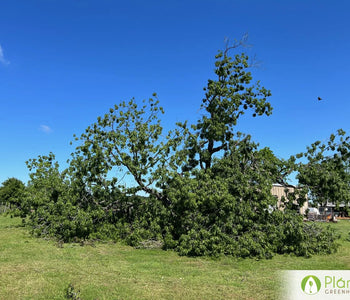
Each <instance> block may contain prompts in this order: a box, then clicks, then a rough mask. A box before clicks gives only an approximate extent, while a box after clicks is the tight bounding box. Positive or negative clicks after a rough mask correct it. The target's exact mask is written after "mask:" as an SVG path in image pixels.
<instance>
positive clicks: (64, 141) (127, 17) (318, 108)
mask: <svg viewBox="0 0 350 300" xmlns="http://www.w3.org/2000/svg"><path fill="white" fill-rule="evenodd" d="M349 11H350V2H349V1H322V0H318V1H313V0H310V1H308V0H303V1H298V0H294V1H287V0H286V1H268V0H265V1H258V0H256V1H249V0H248V1H243V0H240V1H234V0H216V1H209V0H201V1H191V0H187V1H182V0H178V1H164V0H163V1H152V0H149V1H133V0H131V1H112V0H99V1H97V0H96V1H95V0H30V1H28V0H24V1H19V0H12V1H7V0H4V1H1V9H0V47H1V48H0V140H1V147H0V183H1V182H3V181H4V180H6V179H7V178H9V177H16V178H19V179H21V180H23V181H24V182H26V181H27V180H28V171H27V169H26V166H25V161H26V160H28V159H29V158H35V157H37V156H38V155H41V154H48V153H49V152H50V151H52V152H54V153H55V154H56V157H57V159H58V161H59V162H60V163H61V164H62V165H64V163H65V161H66V160H67V159H68V158H69V155H70V153H71V152H73V151H74V147H73V146H70V145H69V143H70V141H71V140H73V134H74V133H75V134H80V133H82V132H83V130H84V129H85V128H86V127H87V126H88V125H90V124H91V123H93V122H94V121H95V120H96V118H97V116H99V115H103V114H104V113H105V112H107V111H108V109H109V107H112V106H113V105H114V104H116V103H118V102H120V101H121V100H129V99H130V98H132V97H135V98H136V99H137V100H139V101H140V100H142V99H145V98H149V97H150V96H151V95H152V93H153V92H156V93H157V94H158V96H159V99H160V102H161V105H162V106H163V107H164V109H165V112H166V114H165V117H164V126H165V127H166V128H167V129H170V128H171V127H172V126H173V124H174V123H175V122H177V121H182V120H186V119H188V120H191V121H193V122H194V121H195V120H196V119H197V117H198V116H199V111H198V109H199V107H200V103H201V99H202V97H203V87H204V86H205V85H206V82H207V80H208V79H209V78H211V77H213V69H214V56H215V54H216V53H217V50H218V49H222V48H223V47H224V38H225V37H228V38H230V39H235V38H236V39H239V38H240V37H241V36H242V35H243V34H244V33H246V32H248V34H249V42H250V43H251V44H252V45H253V47H251V48H249V49H246V51H247V53H248V54H249V55H255V54H256V56H257V58H258V60H259V61H261V65H260V66H259V67H258V68H255V69H253V70H252V72H253V76H254V80H261V83H262V85H263V86H265V87H266V88H268V89H270V90H271V92H272V97H271V98H270V102H271V104H272V106H273V107H274V111H273V114H272V116H270V117H260V118H251V117H249V116H248V114H247V115H245V116H244V117H243V118H242V119H241V120H240V123H239V130H241V131H244V132H247V133H250V134H252V136H253V139H254V140H255V141H257V142H259V143H260V144H261V146H269V147H270V148H271V149H272V150H273V151H274V152H275V154H276V155H277V156H279V157H283V158H287V157H288V156H289V155H291V154H295V153H298V152H300V151H303V150H304V149H305V147H306V145H309V144H311V143H312V142H314V141H315V140H325V139H326V138H327V137H328V136H329V135H330V134H331V133H332V132H335V131H336V130H337V129H338V128H343V129H344V130H346V131H348V130H349V125H350V121H349V118H348V112H349V111H350V102H349V101H348V98H349V97H348V95H349V92H348V89H349V86H350V82H349V81H350V59H349V53H350V18H349ZM317 97H322V98H323V100H322V101H317Z"/></svg>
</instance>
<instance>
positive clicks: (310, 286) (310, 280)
mask: <svg viewBox="0 0 350 300" xmlns="http://www.w3.org/2000/svg"><path fill="white" fill-rule="evenodd" d="M301 289H302V290H303V292H304V293H305V294H307V295H315V294H317V293H318V292H319V291H320V289H321V281H320V280H319V279H318V278H317V277H316V276H315V275H308V276H306V277H304V279H303V280H302V281H301Z"/></svg>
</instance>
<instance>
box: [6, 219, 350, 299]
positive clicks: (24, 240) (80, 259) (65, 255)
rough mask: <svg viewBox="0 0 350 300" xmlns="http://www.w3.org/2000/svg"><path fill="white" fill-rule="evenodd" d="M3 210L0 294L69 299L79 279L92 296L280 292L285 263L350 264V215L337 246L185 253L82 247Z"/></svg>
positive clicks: (85, 294) (259, 295)
mask: <svg viewBox="0 0 350 300" xmlns="http://www.w3.org/2000/svg"><path fill="white" fill-rule="evenodd" d="M20 224H21V220H20V219H18V218H10V217H4V216H1V215H0V299H45V300H47V299H65V290H66V289H67V287H68V285H69V284H72V285H73V286H74V288H75V290H80V297H81V299H83V300H86V299H277V295H278V286H279V283H278V277H279V271H280V270H293V269H295V270H297V269H310V270H311V269H314V270H318V269H330V270H331V269H334V270H341V269H350V242H348V241H346V237H347V235H348V232H349V231H350V221H346V220H342V221H340V222H339V223H338V224H332V226H333V227H335V228H336V230H339V232H341V233H342V240H341V241H340V243H341V247H340V248H339V251H338V253H336V254H333V255H330V256H314V257H312V258H309V259H306V258H300V257H291V256H276V257H274V258H273V259H271V260H260V261H258V260H254V259H235V258H230V257H226V258H221V259H218V260H213V259H208V258H187V257H180V256H178V255H177V254H176V253H174V252H171V251H168V252H166V251H162V250H146V249H133V248H131V247H128V246H124V245H121V244H102V243H101V244H96V245H90V246H84V247H81V246H80V245H78V244H64V245H63V248H60V247H58V246H57V245H56V244H55V243H54V242H52V241H46V240H43V239H36V238H33V237H31V236H30V235H29V234H28V232H27V230H26V229H25V228H22V227H20Z"/></svg>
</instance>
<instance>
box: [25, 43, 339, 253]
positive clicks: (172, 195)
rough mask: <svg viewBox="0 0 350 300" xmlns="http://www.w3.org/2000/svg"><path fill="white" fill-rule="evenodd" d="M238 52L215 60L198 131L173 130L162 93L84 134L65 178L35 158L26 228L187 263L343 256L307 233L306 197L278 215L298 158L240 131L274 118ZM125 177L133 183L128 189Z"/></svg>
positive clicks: (318, 232) (330, 236) (325, 236)
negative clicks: (168, 254)
mask: <svg viewBox="0 0 350 300" xmlns="http://www.w3.org/2000/svg"><path fill="white" fill-rule="evenodd" d="M238 46H239V43H235V44H233V45H232V46H228V47H226V49H225V50H224V51H219V53H218V55H217V56H216V62H215V71H214V72H215V78H214V79H212V80H208V83H207V86H206V87H205V88H204V91H205V96H204V99H203V100H202V103H201V108H202V110H203V111H204V115H203V116H202V117H201V118H200V119H199V120H198V121H197V122H196V123H195V124H192V125H189V124H188V122H184V123H178V124H176V125H177V126H176V127H175V129H174V130H173V131H170V132H167V133H164V132H163V128H162V126H161V119H160V115H161V114H162V113H163V109H162V108H161V107H160V106H159V101H158V100H157V98H156V95H153V97H152V98H150V99H149V100H148V101H144V102H143V104H142V105H141V107H140V106H139V105H138V104H137V102H136V101H135V100H134V99H132V100H131V101H129V102H122V103H121V104H119V105H115V106H114V107H113V108H111V109H110V110H109V112H108V113H106V114H105V116H103V117H99V118H98V119H97V122H96V123H94V124H92V125H91V126H89V127H88V128H87V129H86V131H85V132H84V133H83V134H82V135H81V136H80V137H76V140H77V141H78V142H79V145H78V146H77V147H76V151H75V152H74V153H73V154H72V158H71V160H70V165H69V168H67V170H64V171H63V172H60V171H59V168H58V164H57V162H55V161H54V155H53V154H50V155H49V156H41V157H39V158H38V159H34V160H30V161H29V162H28V166H29V168H30V170H31V171H32V173H31V181H30V183H29V188H30V189H31V190H32V193H30V195H31V198H30V199H29V200H28V201H27V204H28V207H27V210H28V211H30V213H29V218H28V221H27V222H28V224H29V225H31V228H32V230H33V232H34V233H35V234H37V235H51V236H54V237H56V238H58V239H62V240H63V241H72V240H77V239H91V238H100V239H101V238H110V239H114V240H115V239H121V240H124V241H126V242H127V243H128V244H130V245H134V246H138V245H140V243H142V241H144V240H157V241H160V242H161V243H162V244H163V248H165V249H175V250H176V251H178V252H179V253H180V254H182V255H220V254H225V255H234V256H241V257H247V256H258V257H271V256H272V255H273V254H275V253H295V254H297V255H311V254H314V253H330V252H332V251H334V250H335V248H336V246H335V243H334V241H335V238H336V237H335V235H334V233H332V232H331V231H330V230H323V229H321V228H320V227H317V226H316V225H315V224H312V225H308V224H304V223H303V217H302V216H300V215H299V214H298V213H297V212H296V211H295V210H294V209H293V208H292V207H293V206H292V205H291V204H292V202H293V203H297V204H299V205H301V204H302V203H303V202H304V201H305V197H304V196H305V195H303V194H302V193H294V194H292V195H291V198H290V199H286V203H285V209H284V211H280V210H278V209H276V199H275V197H273V196H272V195H271V186H272V184H273V183H275V182H280V183H285V181H286V176H287V175H288V173H290V172H291V171H292V170H293V167H295V164H294V163H293V159H291V160H288V161H283V160H280V159H278V158H276V157H275V155H274V154H273V153H272V151H271V150H270V149H269V148H264V149H259V147H258V145H257V144H256V143H254V142H253V141H252V140H251V137H250V135H245V134H242V133H240V132H237V131H235V126H236V124H237V122H238V121H239V119H240V118H241V117H242V116H243V115H244V114H245V113H251V114H252V116H253V117H256V116H261V115H270V114H271V113H272V107H271V105H270V103H269V102H268V101H267V98H268V97H269V96H270V91H269V90H267V89H265V88H264V87H262V86H261V85H260V83H259V82H256V83H253V82H252V75H251V73H250V72H249V64H248V57H247V56H246V55H245V54H236V55H235V56H234V57H233V58H232V57H230V56H229V53H230V52H231V51H233V50H235V49H236V50H237V48H238ZM125 176H127V177H128V178H132V182H133V183H134V184H130V185H129V186H124V185H123V184H121V183H122V182H123V178H125ZM140 192H142V194H140ZM141 195H142V196H141ZM288 200H290V201H288Z"/></svg>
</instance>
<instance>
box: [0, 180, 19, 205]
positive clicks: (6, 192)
mask: <svg viewBox="0 0 350 300" xmlns="http://www.w3.org/2000/svg"><path fill="white" fill-rule="evenodd" d="M24 198H25V185H24V183H23V182H22V181H21V180H19V179H17V178H9V179H7V180H5V181H4V182H3V183H2V186H1V187H0V202H1V203H2V204H4V205H9V206H10V207H11V209H18V210H21V209H22V206H23V201H24Z"/></svg>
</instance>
